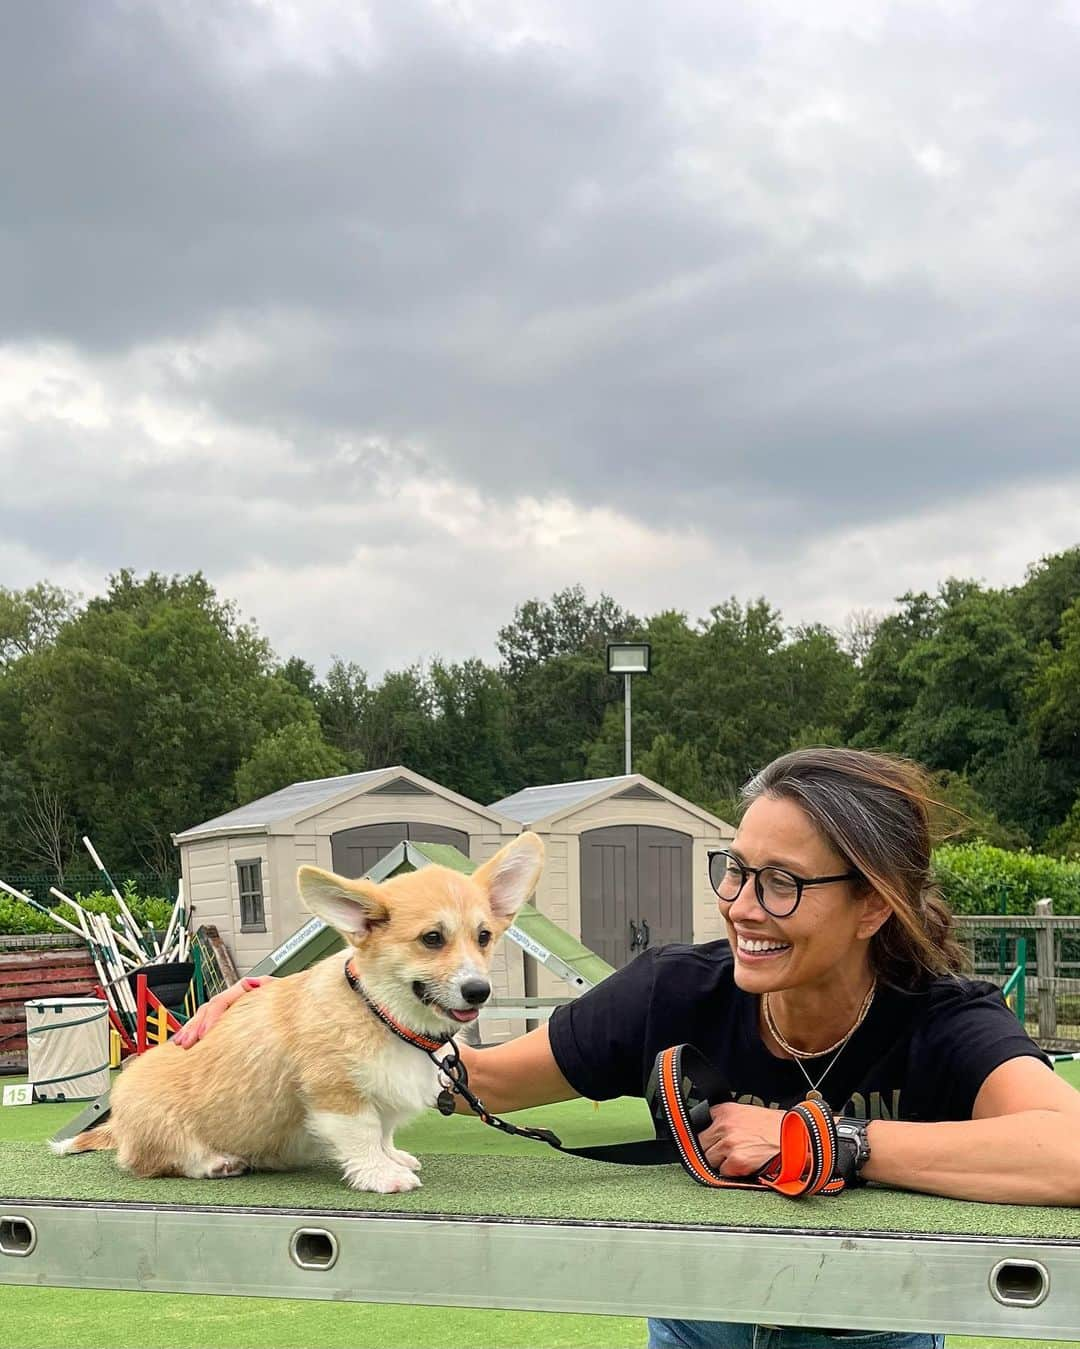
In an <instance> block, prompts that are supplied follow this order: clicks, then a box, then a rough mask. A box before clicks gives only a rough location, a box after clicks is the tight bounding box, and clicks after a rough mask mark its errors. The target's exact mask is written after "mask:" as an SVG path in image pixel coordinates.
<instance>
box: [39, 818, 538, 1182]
mask: <svg viewBox="0 0 1080 1349" xmlns="http://www.w3.org/2000/svg"><path fill="white" fill-rule="evenodd" d="M543 857H544V845H543V844H542V843H541V841H540V839H539V838H538V837H537V836H536V835H535V834H532V833H524V834H521V835H519V836H518V837H517V838H516V839H514V841H513V842H511V843H509V844H507V845H506V847H504V848H503V849H502V850H501V851H500V852H498V853H496V854H495V856H494V857H492V858H491V859H490V860H489V861H487V862H485V863H484V864H483V866H481V867H479V868H478V869H477V870H476V871H475V872H473V874H472V875H471V876H466V875H463V874H461V873H460V872H457V871H452V870H450V869H449V868H447V867H441V866H428V867H423V868H422V869H420V870H419V871H413V872H409V873H407V874H405V875H401V876H395V877H394V878H393V879H391V880H388V881H385V882H383V883H382V884H380V885H376V884H374V883H373V882H371V881H366V880H346V879H345V878H343V877H341V876H335V875H334V874H333V873H331V872H329V871H323V870H321V869H320V868H318V867H310V866H305V867H301V868H300V870H299V872H298V874H297V886H298V889H299V893H300V897H301V899H302V900H303V902H304V904H305V906H306V907H307V908H308V909H310V911H311V912H312V913H314V914H317V915H318V916H319V917H320V918H322V919H323V920H324V921H325V922H326V923H328V924H329V925H330V926H331V927H333V928H335V929H336V930H337V931H338V932H339V933H340V934H341V935H342V937H344V939H345V943H346V950H345V951H344V952H342V951H338V952H335V954H334V955H331V956H327V957H326V958H325V959H323V960H321V961H319V962H318V964H316V965H313V966H312V967H311V968H310V969H308V970H304V971H303V972H302V973H299V974H293V975H289V976H288V977H286V978H282V979H279V980H274V981H273V982H271V983H269V984H267V985H265V986H264V987H263V988H261V989H260V990H259V991H258V992H257V993H253V994H250V995H248V996H247V997H244V998H241V999H240V1000H239V1001H238V1002H237V1003H236V1004H235V1005H234V1006H232V1007H231V1008H230V1009H229V1010H228V1012H227V1013H226V1015H225V1016H223V1017H222V1019H221V1020H220V1021H219V1022H218V1023H217V1024H216V1025H215V1026H214V1027H213V1028H212V1029H211V1030H210V1031H209V1032H208V1033H207V1035H206V1036H205V1037H204V1038H203V1039H202V1040H199V1041H198V1042H197V1043H196V1044H194V1045H193V1046H192V1047H191V1048H190V1049H181V1048H180V1047H179V1046H177V1045H173V1044H164V1045H160V1046H158V1047H157V1048H155V1049H151V1050H149V1051H148V1052H147V1053H146V1054H143V1055H141V1056H140V1057H139V1058H137V1059H134V1060H132V1061H131V1062H130V1063H129V1065H128V1067H127V1068H125V1070H124V1071H123V1072H122V1073H121V1074H120V1077H119V1080H118V1081H117V1083H116V1086H115V1087H114V1089H113V1092H112V1097H111V1115H110V1117H109V1119H107V1120H106V1121H104V1122H103V1123H102V1124H100V1125H97V1126H96V1127H95V1128H92V1129H89V1130H86V1131H85V1132H83V1133H81V1134H79V1135H78V1136H77V1137H75V1138H72V1139H69V1140H67V1141H66V1142H64V1143H61V1144H58V1145H56V1147H55V1150H56V1151H57V1152H65V1153H66V1152H91V1151H95V1150H99V1149H109V1148H115V1149H116V1160H117V1164H118V1165H119V1166H120V1167H122V1168H123V1169H124V1170H125V1171H130V1172H131V1173H132V1174H134V1175H136V1176H143V1177H150V1176H192V1177H197V1178H199V1177H201V1178H205V1177H218V1176H236V1175H239V1174H240V1173H241V1172H243V1171H247V1170H277V1171H280V1170H290V1169H292V1168H294V1167H297V1166H301V1165H304V1164H306V1163H309V1162H311V1161H315V1160H318V1159H326V1158H328V1157H329V1158H330V1159H332V1160H333V1161H335V1162H336V1163H337V1164H338V1165H339V1166H340V1167H341V1171H342V1175H343V1177H344V1180H345V1183H346V1184H347V1185H349V1186H351V1187H352V1188H353V1189H354V1190H372V1191H375V1192H376V1193H378V1194H391V1193H396V1192H399V1191H404V1190H414V1189H416V1188H418V1187H419V1185H420V1178H419V1176H418V1175H417V1174H416V1173H417V1171H419V1169H420V1163H419V1162H418V1161H417V1159H416V1158H415V1157H412V1156H410V1154H409V1153H407V1152H402V1151H400V1150H399V1149H398V1148H396V1147H395V1146H394V1130H395V1129H396V1128H398V1126H399V1125H401V1124H403V1123H404V1122H405V1121H406V1120H409V1119H411V1118H412V1117H413V1116H415V1115H417V1114H419V1113H420V1111H422V1110H423V1109H424V1108H425V1107H426V1106H430V1105H433V1104H434V1102H435V1098H436V1096H437V1095H438V1093H439V1090H440V1084H439V1080H438V1070H437V1068H436V1066H435V1064H434V1063H433V1062H432V1060H431V1059H430V1058H429V1057H428V1055H427V1054H426V1053H425V1052H424V1051H423V1050H422V1049H420V1048H417V1047H416V1046H415V1045H412V1044H409V1043H406V1042H405V1041H404V1040H402V1039H401V1038H399V1036H398V1035H396V1034H395V1033H394V1032H393V1031H392V1030H391V1029H390V1028H389V1027H388V1026H387V1025H386V1024H385V1023H384V1022H383V1021H382V1020H381V1019H380V1018H379V1016H377V1015H376V1013H375V1012H374V1011H373V1010H372V1004H373V1005H374V1006H375V1007H377V1008H379V1009H380V1010H381V1012H382V1013H383V1014H384V1015H388V1016H389V1017H390V1018H392V1019H393V1020H394V1021H396V1022H397V1023H398V1024H399V1025H400V1026H402V1027H405V1028H406V1029H407V1030H409V1031H412V1032H413V1033H416V1034H419V1035H422V1036H424V1037H427V1038H428V1039H429V1040H433V1041H442V1040H444V1039H446V1038H447V1037H448V1036H449V1035H450V1034H451V1033H452V1032H453V1031H454V1030H456V1029H457V1028H458V1027H459V1026H461V1025H464V1024H467V1023H469V1022H470V1021H474V1020H475V1019H476V1018H477V1016H478V1015H479V1008H480V1007H481V1006H482V1005H483V1004H484V1003H485V1002H486V1001H487V999H488V997H489V996H490V994H491V985H490V982H489V980H488V969H489V966H490V963H491V956H492V953H493V951H494V949H495V943H496V941H497V939H498V938H499V937H500V936H501V935H502V934H503V932H505V931H506V929H507V928H508V927H509V926H510V924H511V922H512V921H513V917H514V914H515V913H516V912H517V910H518V909H519V908H520V907H521V905H522V904H523V903H524V902H525V900H526V899H528V898H529V896H530V895H531V894H532V891H533V889H534V888H535V886H536V883H537V881H538V880H539V878H540V870H541V867H542V866H543ZM346 953H347V954H346ZM347 969H348V974H347V973H346V971H347Z"/></svg>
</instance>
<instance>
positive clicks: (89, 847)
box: [83, 834, 161, 955]
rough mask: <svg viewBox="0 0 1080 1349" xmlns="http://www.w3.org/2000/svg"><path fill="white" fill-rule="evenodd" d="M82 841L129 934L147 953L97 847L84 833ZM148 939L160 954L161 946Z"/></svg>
mask: <svg viewBox="0 0 1080 1349" xmlns="http://www.w3.org/2000/svg"><path fill="white" fill-rule="evenodd" d="M83 843H84V844H85V845H86V851H87V852H88V853H89V854H90V856H91V857H92V858H93V859H94V865H95V866H96V867H97V869H98V871H100V872H101V874H102V875H103V876H104V877H105V879H106V880H107V881H108V883H109V889H110V890H111V891H112V895H113V899H115V900H116V903H117V907H118V908H119V909H120V913H121V915H122V917H123V920H124V922H125V923H127V925H128V927H129V928H130V929H131V935H132V936H133V937H134V938H135V940H136V941H137V942H138V943H139V945H140V946H141V947H142V948H143V950H142V954H144V955H149V954H150V952H149V951H148V950H147V949H146V946H145V942H144V937H145V935H146V934H145V933H144V932H143V930H142V928H141V927H139V925H138V923H137V922H136V921H135V918H134V915H133V914H132V912H131V910H130V909H129V908H128V906H127V905H126V904H125V903H124V896H123V895H122V894H121V893H120V891H119V890H118V889H117V888H116V882H115V881H114V880H113V878H112V877H111V876H110V875H109V872H108V869H107V868H106V866H105V863H104V862H103V861H102V860H101V858H100V857H99V856H98V853H97V849H96V848H95V847H94V845H93V844H92V843H91V842H90V840H89V839H88V838H87V837H86V835H85V834H84V835H83ZM150 940H151V942H152V943H153V946H154V954H155V955H160V954H161V947H160V946H158V944H157V941H156V940H155V939H154V938H153V937H151V938H150Z"/></svg>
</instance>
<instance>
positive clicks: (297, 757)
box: [236, 712, 345, 805]
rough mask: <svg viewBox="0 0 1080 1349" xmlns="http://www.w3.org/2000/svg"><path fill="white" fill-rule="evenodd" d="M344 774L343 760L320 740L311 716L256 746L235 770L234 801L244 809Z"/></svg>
mask: <svg viewBox="0 0 1080 1349" xmlns="http://www.w3.org/2000/svg"><path fill="white" fill-rule="evenodd" d="M344 772H345V761H344V759H343V758H342V756H341V755H340V754H339V753H338V751H337V750H336V749H333V748H332V747H331V746H330V745H328V744H327V743H326V741H325V740H324V739H323V734H322V731H321V730H320V728H319V724H318V722H317V721H316V719H315V714H314V712H313V713H312V714H311V716H310V718H305V719H304V720H299V721H293V722H290V723H289V724H288V725H287V726H282V727H280V728H279V729H278V730H276V731H271V732H270V733H269V734H268V735H264V736H263V737H262V739H261V740H259V741H257V742H256V744H255V747H254V748H253V749H252V751H251V753H250V754H249V755H248V757H247V758H246V759H245V760H244V762H243V763H242V764H241V765H240V767H239V768H238V769H237V770H236V799H237V801H238V802H239V803H240V804H241V805H243V804H244V803H245V802H248V801H255V800H257V799H258V798H259V797H261V796H269V795H270V793H271V792H276V791H279V790H280V789H281V788H282V787H288V786H290V785H291V784H292V783H294V782H310V781H313V780H314V779H316V778H332V777H337V776H338V775H339V774H340V773H344Z"/></svg>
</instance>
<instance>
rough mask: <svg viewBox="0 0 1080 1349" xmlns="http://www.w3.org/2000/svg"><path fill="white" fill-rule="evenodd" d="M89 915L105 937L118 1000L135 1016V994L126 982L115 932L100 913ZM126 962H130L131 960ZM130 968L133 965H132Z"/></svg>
mask: <svg viewBox="0 0 1080 1349" xmlns="http://www.w3.org/2000/svg"><path fill="white" fill-rule="evenodd" d="M91 916H92V917H94V918H96V919H97V920H98V931H99V932H100V934H101V936H102V937H103V938H104V939H105V944H106V947H107V949H108V950H109V951H110V953H111V955H112V964H113V967H114V968H115V970H116V976H114V984H115V987H116V989H117V990H118V992H117V997H118V1000H119V1001H120V1002H121V1003H122V1004H123V1006H124V1009H125V1011H127V1012H128V1013H129V1014H130V1015H131V1016H136V1015H137V1013H138V1009H137V1008H136V1005H135V995H134V994H133V993H132V991H131V985H130V984H129V983H128V980H127V968H126V966H125V964H124V961H123V959H122V958H121V955H120V952H119V950H118V949H117V946H116V934H115V933H114V932H113V930H112V928H111V927H110V926H109V924H108V923H106V921H105V919H104V918H103V917H102V916H101V914H93V915H91ZM128 963H129V964H130V963H131V962H128ZM132 968H135V967H134V966H133V967H132Z"/></svg>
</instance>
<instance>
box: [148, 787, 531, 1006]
mask: <svg viewBox="0 0 1080 1349" xmlns="http://www.w3.org/2000/svg"><path fill="white" fill-rule="evenodd" d="M519 832H520V829H519V826H518V825H517V824H515V823H513V822H512V821H511V820H509V819H508V818H506V817H505V816H502V815H499V814H497V813H496V812H495V811H493V810H490V809H488V808H485V807H484V806H481V805H478V804H477V803H476V802H475V801H470V800H468V799H467V798H466V797H463V796H458V795H457V793H456V792H452V791H449V790H448V789H447V788H445V787H441V786H440V785H439V784H438V783H436V782H431V781H429V780H428V779H427V778H424V777H421V776H420V774H419V773H413V772H411V771H410V770H409V769H408V768H403V767H395V768H379V769H373V770H371V771H370V772H366V773H350V774H348V775H346V776H344V777H335V778H319V779H317V780H315V781H312V782H295V783H293V784H292V786H290V787H284V788H282V790H281V791H277V792H273V793H272V794H271V795H270V796H264V797H261V798H260V799H259V800H257V801H251V802H249V803H248V804H247V805H244V806H240V807H239V808H238V809H236V810H232V811H229V812H228V814H226V815H220V816H218V817H217V818H216V819H213V820H207V821H206V822H205V823H204V824H199V825H195V826H194V827H193V828H191V829H185V830H184V831H183V832H182V833H179V834H174V835H173V842H174V843H175V844H176V846H177V847H178V848H179V850H180V868H181V874H182V875H183V878H184V893H185V894H186V896H187V898H188V901H189V902H190V903H191V904H193V905H194V906H195V910H196V922H197V923H213V924H215V925H216V926H217V929H218V931H219V932H220V933H221V935H222V937H223V938H224V939H225V941H226V942H227V943H228V945H229V946H230V948H231V949H232V951H233V954H234V955H235V957H236V964H237V967H238V968H239V969H240V970H241V971H242V972H243V971H245V970H248V969H250V968H251V966H252V965H255V964H257V963H258V961H260V960H262V959H263V958H264V957H265V956H267V955H269V953H270V952H271V951H272V950H273V949H274V948H275V947H277V946H279V945H280V944H281V943H282V942H283V941H284V940H285V939H286V938H287V937H289V936H291V935H292V933H294V932H295V931H296V930H297V928H299V927H300V926H301V925H302V924H303V923H304V922H305V921H306V920H307V919H308V918H309V917H310V915H309V914H308V912H307V910H306V909H304V908H303V907H302V906H301V904H300V901H299V899H298V897H297V894H296V869H297V867H299V866H302V865H303V864H305V863H310V864H312V865H314V866H320V867H325V868H327V870H330V871H336V872H338V873H339V874H340V875H344V876H362V875H364V873H365V872H367V871H369V870H370V869H371V867H373V866H374V865H375V863H376V862H378V861H379V860H381V858H383V857H384V856H386V854H387V853H389V852H390V851H391V850H392V849H393V848H395V847H396V846H397V845H398V844H399V843H403V842H406V841H408V842H411V843H448V844H451V845H452V846H453V847H455V848H457V849H459V851H461V852H462V853H464V854H465V855H466V856H467V857H471V858H472V859H473V860H474V861H480V862H482V861H484V860H485V859H486V858H488V857H490V856H491V855H492V854H493V853H494V852H496V851H498V849H499V848H500V847H501V846H502V845H503V844H504V843H506V842H508V841H509V840H510V839H511V838H513V837H514V836H515V835H516V834H518V833H519ZM515 991H517V990H515Z"/></svg>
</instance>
